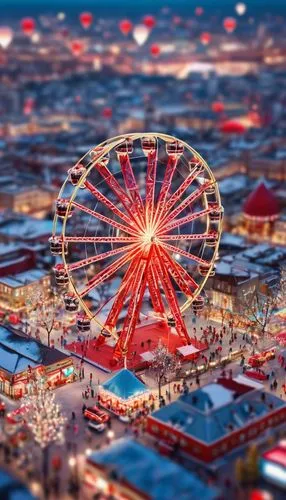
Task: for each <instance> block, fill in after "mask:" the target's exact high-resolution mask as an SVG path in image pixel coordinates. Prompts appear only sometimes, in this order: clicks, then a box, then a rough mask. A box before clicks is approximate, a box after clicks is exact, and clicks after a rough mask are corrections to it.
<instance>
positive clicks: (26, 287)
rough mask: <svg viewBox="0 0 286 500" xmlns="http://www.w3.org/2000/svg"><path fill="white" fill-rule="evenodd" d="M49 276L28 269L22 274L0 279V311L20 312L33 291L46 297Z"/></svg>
mask: <svg viewBox="0 0 286 500" xmlns="http://www.w3.org/2000/svg"><path fill="white" fill-rule="evenodd" d="M50 287H51V275H50V274H49V273H48V272H47V271H43V270H41V269H30V270H29V271H25V272H23V273H18V274H13V275H8V276H3V277H2V278H0V310H1V309H2V310H4V311H13V312H21V311H24V310H25V309H26V300H27V298H28V297H30V296H31V295H32V294H33V291H35V290H36V289H40V290H41V291H42V292H43V293H45V292H46V296H47V297H48V295H49V293H50Z"/></svg>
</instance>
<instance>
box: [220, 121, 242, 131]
mask: <svg viewBox="0 0 286 500" xmlns="http://www.w3.org/2000/svg"><path fill="white" fill-rule="evenodd" d="M220 131H221V132H222V133H223V134H238V135H241V134H244V133H245V131H246V128H245V126H244V125H242V123H240V122H237V121H235V120H227V121H225V122H223V123H222V124H221V126H220Z"/></svg>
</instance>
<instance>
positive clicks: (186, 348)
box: [177, 344, 199, 356]
mask: <svg viewBox="0 0 286 500" xmlns="http://www.w3.org/2000/svg"><path fill="white" fill-rule="evenodd" d="M177 351H178V352H179V353H180V354H182V355H183V356H189V355H190V354H196V352H199V349H197V348H196V347H194V346H193V345H191V344H189V345H183V346H181V347H177Z"/></svg>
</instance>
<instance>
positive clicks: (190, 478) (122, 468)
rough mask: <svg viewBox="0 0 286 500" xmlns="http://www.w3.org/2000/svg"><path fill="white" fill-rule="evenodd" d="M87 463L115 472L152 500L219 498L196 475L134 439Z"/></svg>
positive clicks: (105, 451)
mask: <svg viewBox="0 0 286 500" xmlns="http://www.w3.org/2000/svg"><path fill="white" fill-rule="evenodd" d="M88 461H89V462H91V463H94V464H95V465H96V464H99V465H100V466H101V467H102V466H103V467H106V469H107V470H108V471H110V469H112V471H113V473H114V477H116V478H118V479H119V481H120V479H121V480H122V481H124V482H125V483H126V482H127V483H129V484H130V486H131V487H132V486H133V487H134V488H136V489H137V490H139V491H140V492H142V493H143V494H145V495H146V496H147V497H148V498H150V499H151V498H152V500H162V499H164V500H174V498H177V499H178V500H183V499H186V500H187V499H189V498H190V492H192V494H191V497H192V498H203V499H204V500H211V499H213V498H215V497H216V490H215V489H213V488H210V487H208V486H206V485H205V484H203V483H202V482H201V481H200V479H198V478H197V477H196V476H195V475H194V474H193V473H191V472H189V471H187V470H185V469H183V468H182V467H181V466H180V465H177V464H176V463H175V462H172V461H171V460H169V459H167V458H165V457H163V456H161V455H159V454H158V453H157V452H155V451H153V450H151V449H149V448H147V447H145V446H143V445H142V444H140V443H138V442H137V441H133V440H132V439H120V440H117V441H116V442H114V443H113V444H112V445H111V446H109V447H108V448H104V449H103V450H101V451H97V452H95V453H93V454H92V455H91V456H90V457H89V458H88Z"/></svg>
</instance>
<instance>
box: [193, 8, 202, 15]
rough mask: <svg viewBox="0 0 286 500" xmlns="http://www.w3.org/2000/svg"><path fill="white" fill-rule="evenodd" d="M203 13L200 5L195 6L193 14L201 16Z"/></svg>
mask: <svg viewBox="0 0 286 500" xmlns="http://www.w3.org/2000/svg"><path fill="white" fill-rule="evenodd" d="M203 13H204V9H203V8H202V7H196V8H195V14H196V16H202V15H203Z"/></svg>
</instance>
